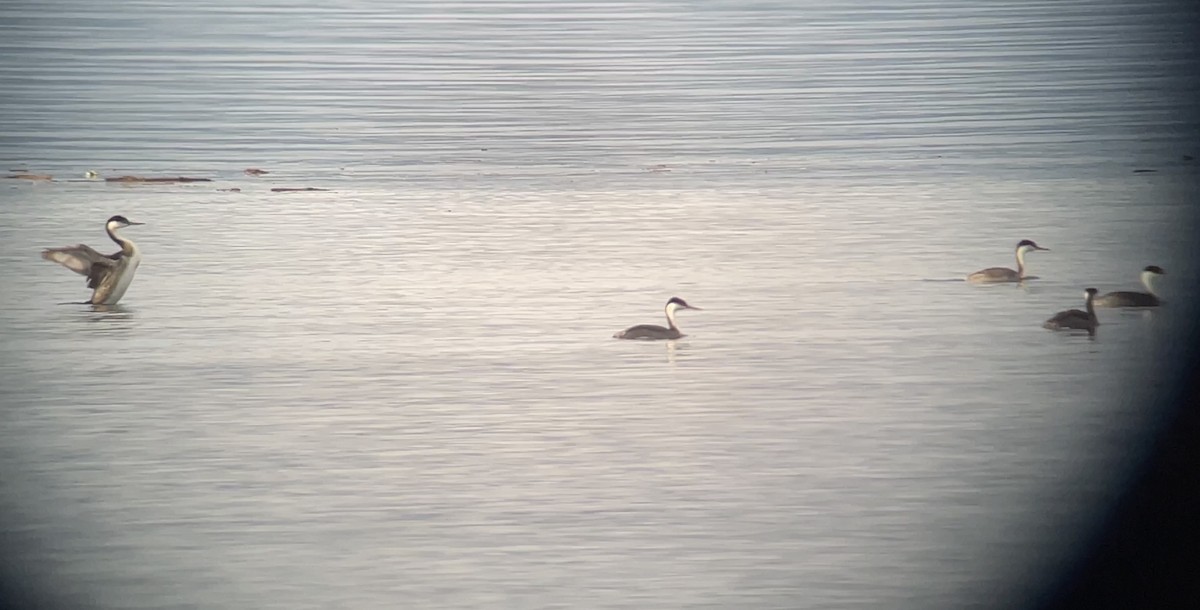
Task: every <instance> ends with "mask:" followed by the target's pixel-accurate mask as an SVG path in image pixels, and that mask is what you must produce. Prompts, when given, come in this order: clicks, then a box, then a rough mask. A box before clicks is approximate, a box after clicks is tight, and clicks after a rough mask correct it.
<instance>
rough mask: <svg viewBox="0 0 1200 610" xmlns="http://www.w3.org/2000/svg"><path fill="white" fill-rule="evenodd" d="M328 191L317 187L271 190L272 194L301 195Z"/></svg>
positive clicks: (283, 187)
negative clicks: (302, 193) (300, 193)
mask: <svg viewBox="0 0 1200 610" xmlns="http://www.w3.org/2000/svg"><path fill="white" fill-rule="evenodd" d="M328 190H329V189H319V188H317V187H315V186H305V187H290V186H277V187H275V188H273V189H271V192H272V193H299V192H306V191H328Z"/></svg>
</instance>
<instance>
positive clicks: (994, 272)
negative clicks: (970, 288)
mask: <svg viewBox="0 0 1200 610" xmlns="http://www.w3.org/2000/svg"><path fill="white" fill-rule="evenodd" d="M1035 250H1046V251H1049V250H1050V248H1043V247H1041V246H1039V245H1037V244H1035V243H1033V240H1031V239H1022V240H1021V241H1020V242H1018V243H1017V270H1016V271H1013V270H1012V269H1009V268H1008V267H989V268H987V269H984V270H982V271H976V272H975V273H972V274H971V275H968V276H967V281H968V282H971V283H972V284H999V283H1003V282H1020V281H1023V280H1025V279H1026V275H1025V254H1026V253H1028V252H1033V251H1035Z"/></svg>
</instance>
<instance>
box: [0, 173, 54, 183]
mask: <svg viewBox="0 0 1200 610" xmlns="http://www.w3.org/2000/svg"><path fill="white" fill-rule="evenodd" d="M5 177H6V178H8V179H10V180H33V181H35V182H49V181H51V180H54V176H51V175H50V174H13V175H11V176H5Z"/></svg>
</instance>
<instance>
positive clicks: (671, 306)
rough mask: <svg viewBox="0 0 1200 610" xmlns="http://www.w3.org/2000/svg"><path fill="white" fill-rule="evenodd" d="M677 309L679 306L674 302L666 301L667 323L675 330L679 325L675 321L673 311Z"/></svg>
mask: <svg viewBox="0 0 1200 610" xmlns="http://www.w3.org/2000/svg"><path fill="white" fill-rule="evenodd" d="M678 309H679V306H678V305H676V304H675V303H667V324H668V325H669V326H670V327H671V328H674V329H676V330H678V329H679V325H678V324H676V323H675V311H676V310H678Z"/></svg>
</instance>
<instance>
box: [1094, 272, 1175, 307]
mask: <svg viewBox="0 0 1200 610" xmlns="http://www.w3.org/2000/svg"><path fill="white" fill-rule="evenodd" d="M1166 274H1167V272H1166V271H1163V270H1162V267H1159V266H1157V265H1150V266H1149V267H1146V268H1145V269H1142V285H1143V286H1145V287H1146V292H1134V291H1131V290H1118V291H1116V292H1109V293H1107V294H1103V295H1100V296H1098V297H1096V307H1158V306H1159V305H1162V299H1160V298H1158V293H1157V292H1155V290H1154V282H1155V280H1157V279H1158V278H1160V277H1162V276H1164V275H1166Z"/></svg>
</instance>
